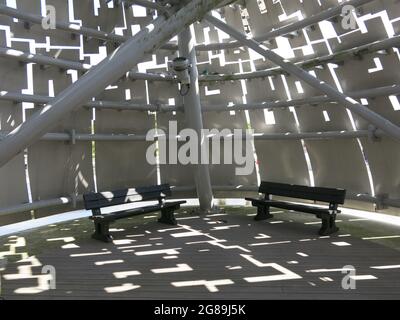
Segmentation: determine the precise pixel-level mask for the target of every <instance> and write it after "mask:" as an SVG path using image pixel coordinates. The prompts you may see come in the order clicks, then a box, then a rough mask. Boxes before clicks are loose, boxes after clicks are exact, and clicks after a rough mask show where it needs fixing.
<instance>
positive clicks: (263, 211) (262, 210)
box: [254, 206, 274, 221]
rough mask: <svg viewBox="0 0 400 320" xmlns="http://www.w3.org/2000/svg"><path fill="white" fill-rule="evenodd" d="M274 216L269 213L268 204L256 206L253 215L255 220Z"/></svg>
mask: <svg viewBox="0 0 400 320" xmlns="http://www.w3.org/2000/svg"><path fill="white" fill-rule="evenodd" d="M273 217H274V216H273V215H272V214H270V213H269V206H258V207H257V215H256V216H255V217H254V220H256V221H262V220H267V219H271V218H273Z"/></svg>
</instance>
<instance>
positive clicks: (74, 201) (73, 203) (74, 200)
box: [71, 193, 78, 209]
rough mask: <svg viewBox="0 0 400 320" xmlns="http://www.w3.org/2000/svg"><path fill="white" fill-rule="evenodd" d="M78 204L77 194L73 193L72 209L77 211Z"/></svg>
mask: <svg viewBox="0 0 400 320" xmlns="http://www.w3.org/2000/svg"><path fill="white" fill-rule="evenodd" d="M77 203H78V197H77V194H75V193H71V204H72V208H74V209H76V207H77Z"/></svg>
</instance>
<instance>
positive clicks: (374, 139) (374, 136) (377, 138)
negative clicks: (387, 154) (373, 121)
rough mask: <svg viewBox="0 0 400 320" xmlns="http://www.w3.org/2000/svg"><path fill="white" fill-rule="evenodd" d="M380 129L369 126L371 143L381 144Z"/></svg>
mask: <svg viewBox="0 0 400 320" xmlns="http://www.w3.org/2000/svg"><path fill="white" fill-rule="evenodd" d="M377 131H378V128H376V127H375V126H373V125H369V126H368V140H369V141H370V142H379V141H381V140H382V138H381V137H380V136H379V135H378V134H377Z"/></svg>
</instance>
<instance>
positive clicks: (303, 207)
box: [246, 198, 340, 214]
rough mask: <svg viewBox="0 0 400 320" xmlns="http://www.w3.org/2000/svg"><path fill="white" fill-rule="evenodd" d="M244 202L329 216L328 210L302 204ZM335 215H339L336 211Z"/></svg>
mask: <svg viewBox="0 0 400 320" xmlns="http://www.w3.org/2000/svg"><path fill="white" fill-rule="evenodd" d="M246 200H248V201H251V202H252V203H253V204H257V203H258V204H260V205H263V204H266V205H269V206H271V207H274V208H280V209H286V210H294V211H300V212H306V213H311V214H330V212H329V209H324V208H317V207H314V206H308V205H303V204H295V203H288V202H283V201H274V200H263V199H252V198H246ZM335 213H340V211H339V210H336V211H335Z"/></svg>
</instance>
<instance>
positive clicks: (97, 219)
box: [83, 184, 186, 242]
mask: <svg viewBox="0 0 400 320" xmlns="http://www.w3.org/2000/svg"><path fill="white" fill-rule="evenodd" d="M169 196H171V188H170V186H169V185H168V184H163V185H157V186H148V187H139V188H132V189H122V190H116V191H106V192H100V193H88V194H85V195H83V200H84V204H85V209H86V210H92V214H93V215H92V216H91V217H90V219H91V220H93V222H94V228H95V232H94V233H93V235H92V238H94V239H96V240H100V241H104V242H111V241H112V240H113V238H112V236H111V235H110V232H109V226H110V223H112V222H114V221H115V220H119V219H123V218H128V217H131V216H136V215H140V214H146V213H150V212H156V211H161V217H160V219H158V222H161V223H166V224H170V225H176V220H175V217H174V211H175V210H178V209H179V208H180V205H181V204H182V203H185V202H186V201H174V202H165V198H166V197H169ZM153 200H157V201H158V204H155V205H147V206H143V207H138V208H134V209H128V210H123V211H117V212H112V213H109V214H102V213H101V208H105V207H111V206H116V205H123V204H128V203H133V202H141V201H153Z"/></svg>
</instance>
